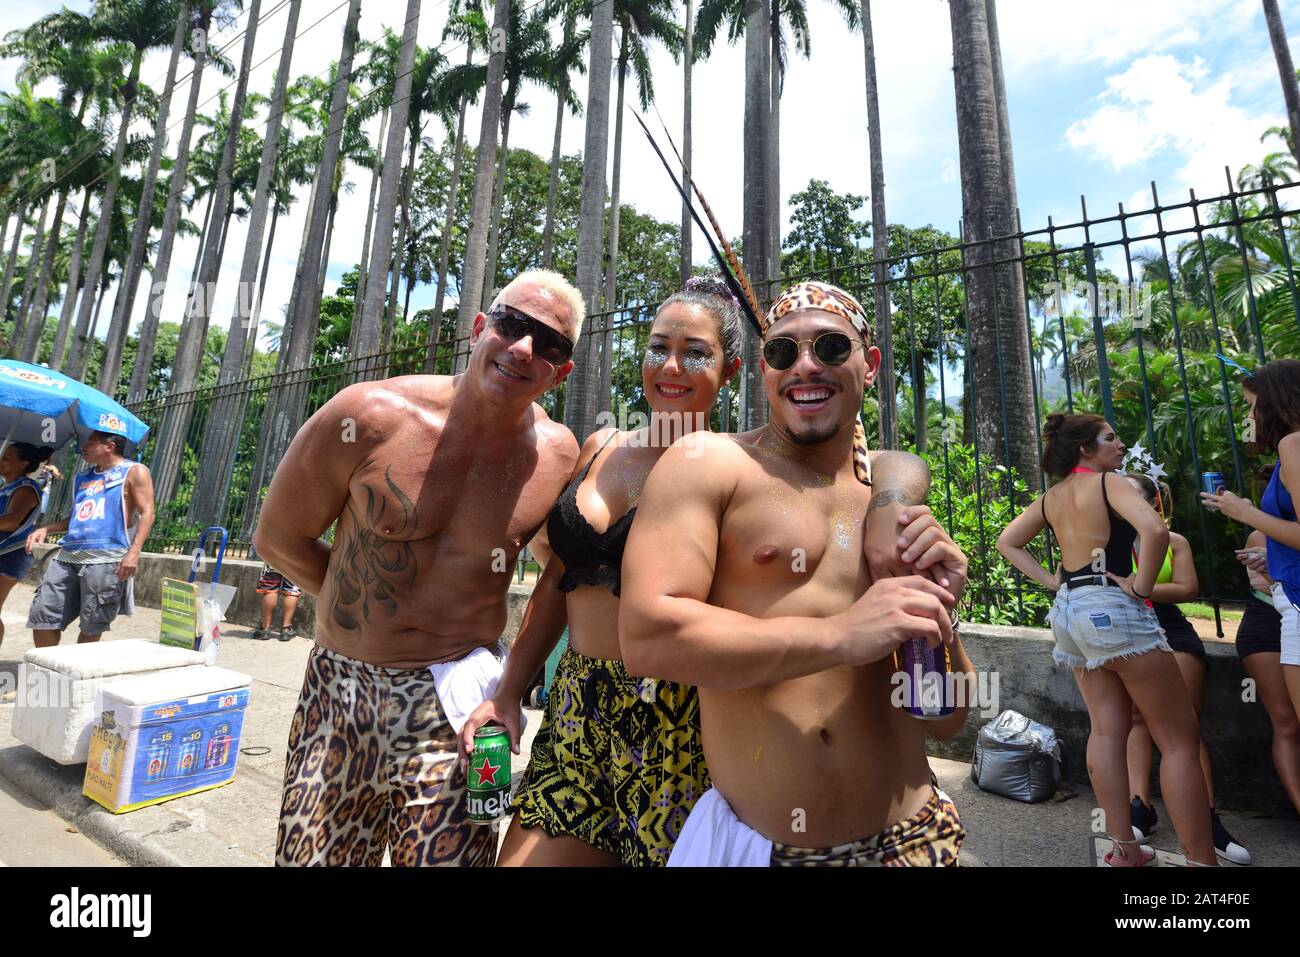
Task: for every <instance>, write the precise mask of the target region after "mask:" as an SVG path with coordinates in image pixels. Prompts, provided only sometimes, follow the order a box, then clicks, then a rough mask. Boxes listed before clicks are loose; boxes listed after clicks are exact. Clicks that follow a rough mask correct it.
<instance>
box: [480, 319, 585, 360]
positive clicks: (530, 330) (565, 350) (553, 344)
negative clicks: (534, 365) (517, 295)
mask: <svg viewBox="0 0 1300 957" xmlns="http://www.w3.org/2000/svg"><path fill="white" fill-rule="evenodd" d="M488 319H489V320H491V322H492V326H493V328H495V329H496V330H497V331H498V332H499V333H501V335H502V336H504V337H505V338H506V339H509V340H510V341H511V342H518V341H519V340H520V339H522V338H524V337H525V336H531V337H532V340H533V355H535V356H536V357H537V358H539V359H545V360H546V361H547V362H549V363H551V365H557V366H558V365H563V364H564V363H566V362H568V361H569V358H570V357H571V356H572V355H573V341H572V340H571V339H569V338H568V336H565V335H562V334H560V333H558V332H556V331H555V330H554V329H552V328H551V327H550V326H548V325H547V324H546V323H544V322H541V321H539V320H537V319H534V318H533V317H532V316H530V315H528V313H526V312H521V311H520V310H518V309H516V308H515V307H514V306H505V305H500V306H497V307H496V308H495V309H493V310H492V311H491V312H490V313H489V314H488Z"/></svg>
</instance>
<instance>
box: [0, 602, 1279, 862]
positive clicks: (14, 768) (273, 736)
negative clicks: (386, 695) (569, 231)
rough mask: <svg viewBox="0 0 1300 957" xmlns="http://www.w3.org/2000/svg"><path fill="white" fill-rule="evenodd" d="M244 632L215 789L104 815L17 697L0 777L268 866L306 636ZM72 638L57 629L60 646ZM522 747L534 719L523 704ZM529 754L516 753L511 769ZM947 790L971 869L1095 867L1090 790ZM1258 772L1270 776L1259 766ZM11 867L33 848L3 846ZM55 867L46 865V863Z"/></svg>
mask: <svg viewBox="0 0 1300 957" xmlns="http://www.w3.org/2000/svg"><path fill="white" fill-rule="evenodd" d="M32 593H33V589H32V588H31V587H30V586H27V585H22V584H19V585H18V586H16V587H15V588H14V590H13V592H12V593H11V594H10V596H9V599H8V601H7V602H6V603H5V608H4V613H3V618H4V624H5V630H6V637H5V640H4V643H3V644H2V645H0V673H3V672H8V673H10V674H11V675H14V676H15V677H16V672H17V668H18V662H20V661H21V660H22V656H23V654H24V653H25V652H26V651H27V650H28V649H29V648H31V646H32V644H31V633H30V632H29V631H27V629H26V628H25V627H24V626H25V622H26V615H27V609H28V608H29V607H30V605H31V599H32ZM158 618H159V616H158V612H157V610H155V609H149V608H141V609H138V611H137V613H136V614H135V616H134V617H132V618H119V619H118V622H117V624H115V625H114V630H113V631H112V632H110V634H109V636H108V638H107V639H106V640H114V639H122V638H151V639H156V638H157V636H158V628H159V623H158ZM250 634H251V632H250V631H249V630H248V629H245V628H239V627H236V628H232V629H231V630H230V631H229V632H227V633H226V634H225V635H224V638H223V641H222V644H221V652H220V658H219V663H220V664H221V665H222V666H224V667H227V668H233V669H234V670H236V671H242V672H244V673H246V674H249V675H251V676H252V677H253V688H252V693H251V695H250V699H249V705H248V713H247V717H246V720H245V723H244V736H243V740H242V741H241V742H240V744H241V748H240V756H239V770H238V773H237V775H236V777H235V780H234V781H233V782H232V783H231V784H229V785H227V786H225V787H221V788H217V789H215V790H212V791H206V792H203V793H201V794H195V795H191V796H189V797H184V798H179V799H177V800H175V801H169V802H168V803H166V804H159V805H155V806H153V807H147V808H142V809H140V810H138V811H133V812H131V813H129V814H123V815H114V814H110V813H108V812H107V811H105V810H104V809H102V808H100V807H99V806H98V805H97V804H94V803H93V802H91V801H89V800H88V799H87V798H85V797H83V796H82V795H81V783H82V776H83V774H84V771H85V766H84V765H76V766H74V767H70V768H64V767H61V766H60V765H57V764H55V763H54V762H52V761H49V760H48V759H46V758H45V757H43V756H41V755H39V754H37V753H36V752H34V751H32V750H31V749H30V748H28V747H26V746H25V745H22V744H20V743H19V742H18V741H17V740H15V739H14V738H13V736H12V735H11V734H10V723H11V716H12V714H13V705H12V704H9V705H0V777H3V778H6V779H7V780H8V781H9V782H10V783H11V784H13V785H15V786H16V787H17V788H18V789H19V790H21V791H25V792H26V793H27V794H28V795H30V796H31V797H32V798H33V799H34V800H35V801H37V802H40V803H42V804H44V805H45V806H48V807H51V808H53V809H54V810H56V811H57V812H58V813H59V814H60V815H61V816H62V817H63V818H64V819H65V820H67V821H68V822H70V823H71V824H73V825H74V826H76V827H77V829H78V830H79V831H80V832H81V833H82V834H84V835H86V836H88V837H90V838H91V839H93V840H94V841H96V842H97V843H99V844H100V845H102V846H103V847H105V848H107V849H108V850H109V851H111V852H112V853H113V854H115V855H117V856H118V857H120V858H122V859H124V860H126V861H129V862H131V863H134V864H152V865H218V866H241V865H243V866H247V865H263V866H265V865H269V864H271V863H272V860H273V855H274V851H275V830H276V819H277V815H278V812H279V807H280V786H281V778H282V774H283V769H284V749H285V743H286V741H287V740H288V737H289V723H290V721H291V720H292V717H293V708H294V705H295V703H296V702H297V698H298V691H299V689H300V687H301V684H302V675H303V669H304V668H305V666H306V661H307V654H308V651H309V650H310V648H311V643H310V642H309V641H308V639H306V638H301V637H300V638H295V639H293V640H292V641H290V642H285V643H281V642H279V641H275V640H271V641H252V640H250V639H249V637H248V636H249V635H250ZM72 640H75V635H65V637H64V641H65V643H67V642H70V641H72ZM527 714H528V720H529V725H528V729H527V731H526V732H525V736H524V744H523V747H524V755H527V753H528V749H529V747H530V746H531V742H532V737H533V735H534V734H535V733H536V731H537V728H538V726H539V724H540V721H541V715H540V713H539V712H536V711H528V712H527ZM525 763H526V761H525V759H524V758H522V757H521V758H516V759H515V768H514V770H515V773H516V776H517V775H518V774H519V773H520V772H522V770H523V768H524V765H525ZM932 764H933V766H934V769H935V772H936V773H937V774H938V776H939V781H940V784H941V786H942V787H943V788H944V790H945V791H946V792H947V793H948V794H949V795H950V796H951V797H952V799H953V800H954V801H955V802H956V804H957V807H958V808H959V809H960V811H961V816H962V821H963V822H964V824H965V826H966V830H967V833H968V835H969V837H968V839H967V842H966V845H965V848H964V850H963V852H962V863H963V864H965V865H974V866H1028V865H1058V866H1073V867H1079V866H1091V865H1092V864H1093V863H1094V842H1093V840H1092V837H1093V835H1092V832H1091V831H1090V824H1091V821H1092V809H1093V808H1094V807H1095V803H1094V801H1093V797H1092V792H1091V791H1090V790H1089V789H1088V788H1086V787H1083V788H1080V789H1079V794H1078V795H1077V796H1075V797H1072V798H1070V799H1068V800H1063V801H1048V802H1045V803H1042V804H1035V805H1025V804H1019V803H1017V802H1014V801H1010V800H1007V799H1005V798H1000V797H996V796H994V795H991V794H986V793H984V792H982V791H980V790H979V789H977V788H976V787H975V786H974V785H973V784H972V783H971V780H970V774H969V765H968V764H967V763H965V762H959V761H944V760H940V759H932ZM1260 770H1261V773H1272V770H1271V769H1264V768H1261V769H1260ZM1157 809H1158V811H1159V813H1160V818H1161V826H1160V829H1159V830H1157V832H1156V834H1155V839H1154V840H1153V842H1152V844H1153V846H1155V847H1156V848H1157V849H1160V850H1164V851H1176V849H1177V842H1176V840H1175V839H1174V836H1173V830H1172V828H1171V827H1169V825H1168V817H1167V815H1166V814H1165V809H1164V807H1163V806H1162V805H1161V804H1159V802H1157ZM1223 819H1224V822H1225V823H1226V824H1227V826H1228V828H1229V830H1231V831H1232V832H1233V834H1235V835H1236V837H1237V838H1238V840H1240V841H1241V842H1242V843H1243V844H1245V845H1246V846H1247V847H1249V848H1250V850H1251V852H1252V854H1254V856H1255V861H1256V863H1257V864H1259V865H1265V866H1300V822H1296V821H1280V820H1273V819H1265V818H1249V817H1244V816H1239V815H1235V814H1232V813H1228V812H1225V813H1224V814H1223ZM4 856H5V858H6V859H7V860H8V861H9V863H10V864H16V863H19V862H20V861H21V862H27V861H28V860H30V859H31V858H30V856H29V855H28V854H27V853H25V852H22V851H19V850H15V849H14V848H13V846H12V845H9V846H6V849H5V855H4ZM51 863H52V861H51Z"/></svg>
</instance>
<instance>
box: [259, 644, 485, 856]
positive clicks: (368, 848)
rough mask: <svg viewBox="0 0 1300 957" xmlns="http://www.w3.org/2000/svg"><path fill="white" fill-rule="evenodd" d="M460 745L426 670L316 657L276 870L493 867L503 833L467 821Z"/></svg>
mask: <svg viewBox="0 0 1300 957" xmlns="http://www.w3.org/2000/svg"><path fill="white" fill-rule="evenodd" d="M456 757H457V755H456V734H455V732H454V731H453V730H452V728H451V725H450V724H448V723H447V718H446V716H445V715H444V714H443V712H442V707H441V706H440V705H439V703H438V694H437V691H436V690H435V688H434V683H433V676H432V675H431V674H430V673H429V672H428V671H427V670H415V671H409V670H402V669H395V668H381V667H378V666H376V665H370V664H367V663H365V662H362V661H354V660H353V659H351V658H347V657H344V656H343V655H340V654H337V653H336V652H333V651H327V650H325V649H324V648H321V647H320V646H319V645H318V646H316V647H315V648H314V649H313V650H312V652H311V656H310V658H309V659H308V661H307V675H306V678H305V679H304V681H303V686H302V694H301V696H300V697H299V699H298V709H297V711H296V712H295V713H294V716H293V724H292V725H291V726H290V729H289V755H288V759H287V761H286V763H285V769H284V795H283V798H282V800H281V804H280V826H279V830H278V832H277V834H276V840H275V863H276V865H277V866H293V865H327V866H354V867H358V866H366V867H378V866H379V865H380V864H381V863H382V862H383V858H384V851H385V850H386V849H387V850H388V851H389V856H390V858H391V861H392V863H393V865H394V866H398V867H402V866H421V865H425V866H428V865H434V866H449V865H450V866H455V865H465V866H474V867H491V866H492V865H493V863H494V862H495V861H496V851H497V832H496V829H495V828H492V827H488V826H483V825H475V824H471V823H470V822H469V820H468V819H467V817H466V814H465V774H464V772H463V771H460V770H458V768H457V764H456Z"/></svg>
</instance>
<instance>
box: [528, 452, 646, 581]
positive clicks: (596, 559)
mask: <svg viewBox="0 0 1300 957" xmlns="http://www.w3.org/2000/svg"><path fill="white" fill-rule="evenodd" d="M617 436H618V433H617V432H616V433H614V435H611V436H610V437H609V439H608V440H607V441H606V442H605V445H602V446H601V447H600V449H599V450H598V451H597V452H596V454H595V455H593V456H592V457H591V461H590V462H588V463H587V467H586V468H584V469H583V470H582V472H581V473H580V474H579V475H578V477H577V478H575V479H574V480H573V481H572V482H570V483H569V487H568V488H566V489H565V490H564V494H563V495H561V496H560V498H559V500H558V501H557V502H556V503H555V505H554V507H553V508H552V509H551V513H550V515H548V516H547V517H546V537H547V538H548V539H549V540H550V543H551V550H552V551H553V552H554V553H555V555H556V557H558V558H559V559H560V561H562V562H564V574H563V575H562V576H561V577H560V583H559V585H558V586H557V587H558V588H559V589H560V591H562V592H571V591H573V590H574V589H575V588H577V587H578V586H579V585H595V586H597V587H599V588H608V589H610V590H611V591H613V593H614V594H615V595H618V594H619V588H620V586H621V585H622V581H623V576H622V568H623V549H624V548H625V547H626V546H627V536H628V532H629V531H631V529H632V518H633V516H635V515H636V506H635V505H633V506H632V507H631V508H630V509H628V512H627V514H626V515H624V516H623V517H622V518H620V519H619V520H618V521H617V522H614V523H613V524H612V525H610V526H609V528H608V529H607V530H606V531H604V532H603V533H602V532H597V531H596V530H595V529H594V528H592V527H591V524H590V523H589V522H588V521H587V519H586V517H585V516H584V515H583V514H582V512H581V511H580V510H579V508H578V486H580V485H581V484H582V483H583V481H584V480H585V479H586V478H587V473H588V472H590V471H591V466H592V465H593V464H594V463H595V461H596V459H598V458H600V454H601V452H604V451H605V447H606V446H608V445H609V443H610V442H612V441H613V440H614V439H615V438H617Z"/></svg>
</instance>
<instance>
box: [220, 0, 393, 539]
mask: <svg viewBox="0 0 1300 957" xmlns="http://www.w3.org/2000/svg"><path fill="white" fill-rule="evenodd" d="M360 18H361V0H350V2H349V4H348V19H347V24H346V25H345V26H344V28H343V45H342V48H341V49H340V51H339V61H338V75H337V77H336V79H335V81H334V88H333V90H332V91H331V92H330V112H329V122H328V124H327V128H326V131H325V140H324V143H323V148H322V151H321V158H320V161H319V163H317V166H316V175H315V177H314V179H313V182H312V193H311V201H310V207H309V212H308V215H307V223H306V225H305V226H304V233H303V244H302V248H301V249H300V251H299V255H298V265H297V268H296V270H295V272H294V285H293V289H294V292H293V294H292V297H291V299H290V301H289V310H288V312H287V313H286V317H285V328H284V332H283V334H282V335H281V339H280V355H279V357H278V359H277V361H276V365H277V369H279V370H293V369H298V368H301V367H304V366H306V365H307V364H308V361H309V360H310V358H311V353H312V346H313V345H314V344H315V341H316V330H317V327H318V325H319V324H320V311H319V309H318V310H317V311H316V313H315V314H314V315H312V314H311V313H310V312H309V311H308V310H307V309H305V308H304V306H305V305H310V303H304V302H303V300H304V299H310V295H309V294H308V295H304V294H303V293H304V292H306V291H309V290H314V289H315V288H316V273H315V270H318V269H319V268H320V258H321V247H322V246H323V245H324V238H325V237H324V230H325V228H326V222H327V220H328V218H329V211H328V205H329V194H330V186H331V184H332V177H333V175H334V166H335V164H336V163H337V162H338V155H339V146H340V143H341V142H342V138H343V123H344V120H345V113H346V109H347V97H348V85H349V82H348V81H349V79H350V78H351V75H352V58H353V54H354V53H355V52H356V45H357V39H358V36H359V31H358V29H357V23H358V21H359V20H360ZM372 261H373V260H372ZM306 400H307V396H306V391H305V373H304V375H303V376H300V377H294V376H286V377H284V378H283V379H282V380H281V382H280V383H278V384H277V385H276V386H275V387H274V388H272V389H271V391H270V392H269V393H268V395H267V398H266V405H265V406H264V408H263V412H262V422H263V428H262V433H261V438H260V439H259V441H258V444H257V460H256V461H255V462H254V464H253V473H252V476H251V478H250V481H249V490H250V491H249V495H250V496H252V497H254V498H255V499H256V502H255V504H254V505H253V506H251V507H250V508H248V509H247V510H246V512H245V517H244V523H245V528H247V529H249V530H250V531H251V529H252V527H253V525H254V524H255V523H256V521H257V513H258V512H259V511H260V509H261V492H260V490H261V489H262V487H263V486H264V485H265V484H266V482H267V480H268V478H269V477H270V474H271V473H272V472H273V471H274V470H275V468H276V466H277V465H279V462H280V458H281V457H282V456H283V455H284V451H285V449H287V448H288V447H289V440H290V439H291V438H292V437H293V435H294V433H295V432H297V431H298V426H299V424H300V422H301V420H302V415H303V412H304V410H305V406H306Z"/></svg>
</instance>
